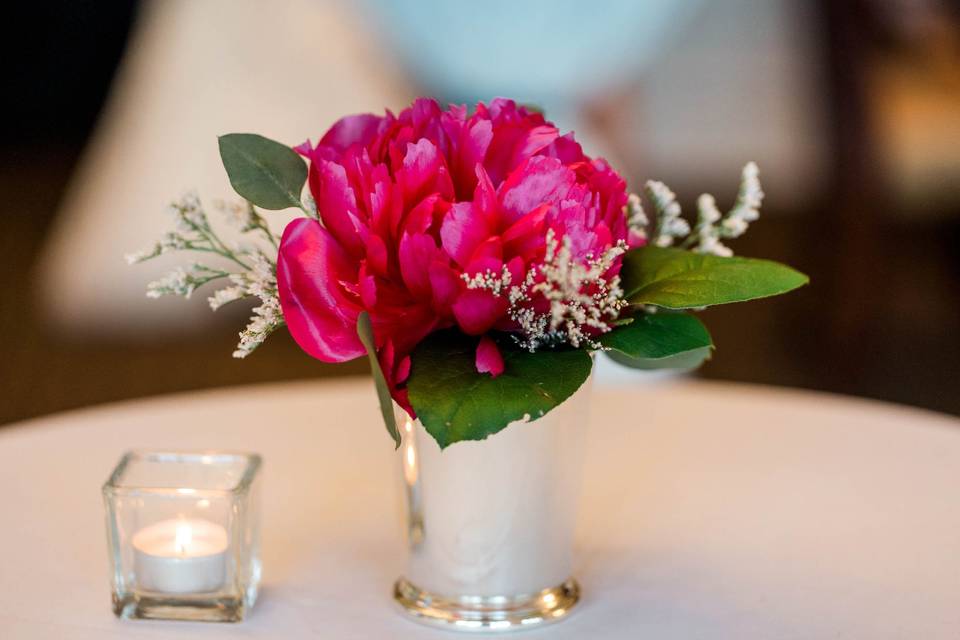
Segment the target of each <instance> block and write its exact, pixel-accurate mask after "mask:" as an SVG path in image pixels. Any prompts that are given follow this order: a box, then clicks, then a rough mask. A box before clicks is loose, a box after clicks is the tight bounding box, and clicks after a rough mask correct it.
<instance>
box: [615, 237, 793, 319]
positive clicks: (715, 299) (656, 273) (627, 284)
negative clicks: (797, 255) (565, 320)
mask: <svg viewBox="0 0 960 640" xmlns="http://www.w3.org/2000/svg"><path fill="white" fill-rule="evenodd" d="M620 277H621V279H622V283H621V286H622V287H623V290H624V297H625V298H626V299H627V300H628V301H629V302H630V303H631V304H651V305H656V306H660V307H666V308H669V309H692V308H697V307H707V306H710V305H715V304H727V303H729V302H742V301H745V300H753V299H755V298H765V297H768V296H775V295H778V294H781V293H786V292H787V291H791V290H792V289H796V288H797V287H799V286H802V285H804V284H806V283H807V282H809V278H807V276H805V275H804V274H802V273H800V272H799V271H795V270H793V269H791V268H790V267H788V266H786V265H782V264H780V263H777V262H771V261H769V260H757V259H754V258H740V257H731V258H723V257H720V256H714V255H709V254H704V253H693V252H691V251H684V250H682V249H670V248H662V247H650V246H648V247H640V248H638V249H633V250H631V251H629V252H628V253H627V254H626V256H624V260H623V269H622V270H621V272H620Z"/></svg>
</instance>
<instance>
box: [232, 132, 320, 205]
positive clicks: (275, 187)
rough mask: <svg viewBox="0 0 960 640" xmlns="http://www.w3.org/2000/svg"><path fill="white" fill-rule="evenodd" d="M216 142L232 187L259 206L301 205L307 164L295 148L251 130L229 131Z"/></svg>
mask: <svg viewBox="0 0 960 640" xmlns="http://www.w3.org/2000/svg"><path fill="white" fill-rule="evenodd" d="M219 144H220V158H221V160H223V167H224V168H225V169H226V170H227V176H229V178H230V184H231V185H232V186H233V189H234V191H236V192H237V193H238V194H240V195H241V196H243V197H244V198H246V199H247V200H249V201H250V202H252V203H253V204H255V205H256V206H258V207H260V208H262V209H272V210H277V209H288V208H290V207H299V208H301V209H302V208H303V205H302V203H301V202H300V193H301V192H302V191H303V185H304V183H305V182H306V181H307V165H306V164H305V163H304V161H303V159H302V158H301V157H300V156H298V155H297V152H296V151H294V150H293V149H291V148H290V147H288V146H286V145H283V144H280V143H279V142H274V141H273V140H270V139H269V138H264V137H263V136H258V135H256V134H253V133H229V134H227V135H224V136H220V138H219Z"/></svg>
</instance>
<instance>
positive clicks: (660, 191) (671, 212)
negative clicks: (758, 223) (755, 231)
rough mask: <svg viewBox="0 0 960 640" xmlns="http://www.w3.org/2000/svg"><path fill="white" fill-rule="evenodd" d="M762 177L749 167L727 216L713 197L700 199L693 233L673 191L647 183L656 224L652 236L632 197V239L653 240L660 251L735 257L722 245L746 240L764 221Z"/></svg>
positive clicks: (628, 208) (629, 204) (627, 211)
mask: <svg viewBox="0 0 960 640" xmlns="http://www.w3.org/2000/svg"><path fill="white" fill-rule="evenodd" d="M759 174H760V171H759V169H758V168H757V165H756V163H754V162H748V163H747V164H746V166H745V167H744V168H743V171H742V172H741V176H740V189H739V192H738V194H737V200H736V202H735V203H734V205H733V208H732V209H730V211H729V212H728V213H727V214H726V215H725V216H724V215H723V214H722V213H720V210H719V209H718V208H717V202H716V200H715V199H714V197H713V196H712V195H710V194H709V193H705V194H703V195H701V196H700V197H699V198H698V199H697V222H696V224H695V225H694V227H693V229H691V228H690V224H689V223H688V222H687V221H686V220H685V219H684V218H682V217H681V211H680V204H679V203H678V202H677V198H676V195H675V194H674V193H673V191H671V190H670V188H669V187H667V185H665V184H663V183H662V182H657V181H654V180H651V181H649V182H647V184H646V188H645V189H644V191H645V192H646V194H647V197H648V198H649V199H650V201H651V202H652V203H653V206H654V210H655V211H656V222H655V225H654V227H653V231H652V233H650V230H649V227H650V223H649V220H648V219H647V217H646V214H645V213H644V211H643V205H642V204H641V202H640V197H639V196H638V195H637V194H630V196H629V198H628V200H627V205H626V208H625V210H624V213H625V215H627V221H628V226H629V228H630V234H631V239H634V238H640V239H649V241H650V242H652V243H653V244H654V245H656V246H658V247H670V246H674V245H675V244H676V245H677V246H679V247H680V248H682V249H690V250H691V251H695V252H697V253H709V254H713V255H717V256H724V257H729V256H732V255H733V251H732V250H731V249H730V247H728V246H726V245H725V244H724V243H723V242H722V241H723V240H727V239H733V238H738V237H740V236H742V235H743V234H744V233H745V232H746V230H747V228H748V227H749V226H750V223H751V222H754V221H755V220H757V219H758V218H759V217H760V205H761V203H762V202H763V190H762V189H761V188H760V178H759Z"/></svg>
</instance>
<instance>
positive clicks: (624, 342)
mask: <svg viewBox="0 0 960 640" xmlns="http://www.w3.org/2000/svg"><path fill="white" fill-rule="evenodd" d="M600 343H601V344H602V345H603V346H605V347H607V348H609V349H610V350H611V351H608V352H607V354H608V355H609V356H610V357H611V358H613V360H615V361H616V362H619V363H621V364H624V365H627V366H629V367H634V368H636V369H692V368H694V367H697V366H699V365H700V364H701V363H702V362H703V361H704V360H705V359H707V358H708V357H710V350H711V349H712V348H713V341H712V340H711V339H710V334H709V333H708V332H707V328H706V327H705V326H703V323H702V322H700V321H699V320H698V319H697V318H695V317H694V316H691V315H687V314H684V313H669V312H661V313H652V314H646V313H640V314H637V316H636V317H635V318H634V320H633V322H631V323H629V324H625V325H621V326H619V327H617V328H616V329H614V330H613V331H611V332H609V333H605V334H603V336H601V337H600Z"/></svg>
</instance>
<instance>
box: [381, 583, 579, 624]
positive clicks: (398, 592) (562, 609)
mask: <svg viewBox="0 0 960 640" xmlns="http://www.w3.org/2000/svg"><path fill="white" fill-rule="evenodd" d="M393 599H394V600H395V601H396V602H397V603H398V604H399V605H400V607H401V608H402V609H403V611H404V613H406V614H407V616H409V617H410V618H412V619H413V620H415V621H417V622H420V623H422V624H426V625H430V626H432V627H441V628H444V629H448V630H456V631H479V632H487V633H489V632H491V631H518V630H520V629H530V628H534V627H541V626H543V625H545V624H550V623H552V622H559V621H560V620H563V619H565V618H567V617H568V616H569V615H570V610H571V609H572V608H573V606H574V605H575V604H577V601H579V600H580V585H579V584H577V581H576V580H574V579H573V578H570V579H569V580H567V581H566V582H564V583H563V584H561V585H559V586H557V587H553V588H551V589H544V590H543V591H541V592H539V593H534V594H528V595H522V596H462V597H457V598H451V597H444V596H438V595H435V594H432V593H429V592H427V591H423V590H421V589H419V588H417V587H416V586H415V585H413V584H411V583H410V582H408V581H407V580H406V579H404V578H400V579H399V580H397V583H396V584H395V585H394V586H393Z"/></svg>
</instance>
